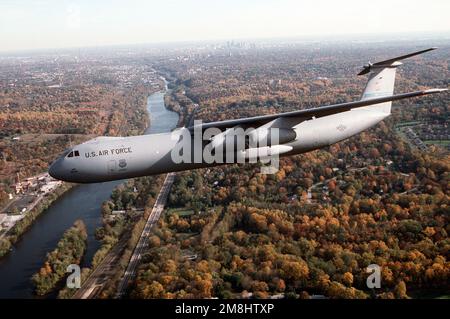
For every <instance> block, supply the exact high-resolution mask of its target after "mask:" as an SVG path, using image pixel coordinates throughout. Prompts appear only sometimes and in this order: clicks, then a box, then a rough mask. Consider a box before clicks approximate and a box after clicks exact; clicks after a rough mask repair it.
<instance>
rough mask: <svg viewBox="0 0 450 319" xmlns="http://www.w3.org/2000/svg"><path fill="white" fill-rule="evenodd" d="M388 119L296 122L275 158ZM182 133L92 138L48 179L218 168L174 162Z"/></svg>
mask: <svg viewBox="0 0 450 319" xmlns="http://www.w3.org/2000/svg"><path fill="white" fill-rule="evenodd" d="M388 115H389V113H385V112H377V111H375V110H373V109H352V110H350V111H347V112H342V113H338V114H333V115H329V116H324V117H320V118H317V119H311V120H306V121H301V122H300V123H299V124H296V125H294V126H292V129H294V130H295V133H296V136H297V137H296V138H295V139H294V140H292V141H290V142H289V143H286V144H283V145H284V146H288V147H289V151H286V152H284V153H282V154H280V156H288V155H294V154H300V153H305V152H308V151H311V150H314V149H318V148H322V147H326V146H328V145H331V144H334V143H336V142H339V141H342V140H344V139H346V138H349V137H350V136H352V135H355V134H358V133H360V132H362V131H364V130H366V129H367V128H370V127H372V126H373V125H375V124H377V123H378V122H380V121H381V120H383V119H384V118H385V117H387V116H388ZM186 130H187V128H179V129H176V130H174V131H173V132H169V133H161V134H150V135H140V136H131V137H98V138H95V139H93V140H90V141H87V142H85V143H82V144H79V145H77V146H75V147H73V148H72V149H71V150H68V151H66V152H65V153H64V154H63V155H61V156H60V157H59V158H58V159H57V160H56V161H55V162H54V163H53V164H52V165H51V167H50V169H49V173H50V175H51V176H52V177H54V178H56V179H59V180H64V181H68V182H75V183H97V182H105V181H111V180H119V179H127V178H133V177H140V176H146V175H156V174H161V173H167V172H174V171H182V170H189V169H196V168H202V167H211V166H217V165H222V164H223V163H207V162H204V161H202V162H200V163H199V162H196V163H192V162H181V163H179V162H176V161H174V160H173V157H172V152H173V149H174V148H175V146H176V144H177V143H178V141H179V139H178V138H177V136H179V135H181V134H183V133H185V131H186Z"/></svg>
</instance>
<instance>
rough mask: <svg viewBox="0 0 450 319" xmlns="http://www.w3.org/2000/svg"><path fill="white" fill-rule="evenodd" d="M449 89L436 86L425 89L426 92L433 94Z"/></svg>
mask: <svg viewBox="0 0 450 319" xmlns="http://www.w3.org/2000/svg"><path fill="white" fill-rule="evenodd" d="M445 91H448V89H446V88H440V89H439V88H436V89H428V90H425V91H423V92H424V93H425V94H432V93H441V92H445Z"/></svg>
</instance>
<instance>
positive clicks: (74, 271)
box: [66, 264, 81, 289]
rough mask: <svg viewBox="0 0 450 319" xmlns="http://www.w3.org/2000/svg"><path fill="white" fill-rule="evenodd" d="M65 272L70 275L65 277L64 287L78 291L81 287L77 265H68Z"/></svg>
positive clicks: (79, 270) (79, 271)
mask: <svg viewBox="0 0 450 319" xmlns="http://www.w3.org/2000/svg"><path fill="white" fill-rule="evenodd" d="M66 272H69V273H71V274H70V275H69V276H67V279H66V286H67V288H70V289H79V288H80V287H81V269H80V266H79V265H77V264H70V265H69V266H67V268H66Z"/></svg>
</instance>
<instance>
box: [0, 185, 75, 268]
mask: <svg viewBox="0 0 450 319" xmlns="http://www.w3.org/2000/svg"><path fill="white" fill-rule="evenodd" d="M73 186H74V184H70V183H62V184H61V186H59V187H57V188H56V189H55V190H54V191H53V192H51V193H48V194H46V196H45V197H42V198H40V199H38V200H37V202H36V203H34V205H33V208H32V209H31V210H30V211H29V212H28V213H26V215H25V217H24V218H22V219H20V220H19V221H17V222H16V223H15V224H14V226H13V227H12V228H11V229H10V230H8V232H7V233H6V234H5V236H4V237H3V238H2V239H1V240H2V242H1V244H0V259H1V258H4V257H5V256H6V255H7V254H8V253H9V252H10V251H12V250H13V246H14V245H15V244H16V243H17V242H18V241H19V240H20V239H21V237H22V236H23V235H24V234H25V233H26V232H27V231H28V230H29V229H30V227H31V226H32V225H33V223H34V221H35V220H36V219H37V218H38V217H39V216H40V215H41V214H42V213H43V212H45V210H47V208H48V207H49V206H50V205H51V204H52V203H53V202H54V201H56V200H57V199H58V198H59V197H60V196H61V195H62V194H64V193H65V192H67V191H68V190H69V189H71V188H72V187H73Z"/></svg>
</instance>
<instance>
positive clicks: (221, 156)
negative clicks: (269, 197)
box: [170, 121, 296, 174]
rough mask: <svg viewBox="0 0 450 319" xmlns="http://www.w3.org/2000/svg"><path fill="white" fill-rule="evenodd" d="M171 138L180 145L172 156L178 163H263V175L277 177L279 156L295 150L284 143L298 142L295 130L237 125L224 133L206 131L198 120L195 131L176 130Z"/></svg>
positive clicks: (195, 122)
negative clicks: (274, 175)
mask: <svg viewBox="0 0 450 319" xmlns="http://www.w3.org/2000/svg"><path fill="white" fill-rule="evenodd" d="M171 138H172V140H173V141H176V142H177V143H176V145H175V147H174V148H173V149H172V151H171V154H170V155H171V159H172V161H173V162H174V163H176V164H181V163H206V164H213V163H214V164H224V163H226V164H234V163H239V164H243V163H257V162H260V163H262V164H265V165H266V166H263V167H262V168H261V173H263V174H274V173H276V172H278V170H279V156H280V155H281V154H283V153H287V152H289V151H291V150H292V147H291V146H289V145H283V143H288V142H290V141H293V140H295V138H296V133H295V132H294V130H292V129H279V128H274V127H264V126H262V127H260V128H257V129H255V128H245V129H244V128H243V127H240V126H235V127H233V128H228V129H226V130H224V131H222V130H220V129H219V128H217V127H209V128H206V129H203V128H202V122H201V121H194V126H193V128H192V130H189V129H180V130H175V131H173V132H172V135H171ZM280 143H281V144H280Z"/></svg>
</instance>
